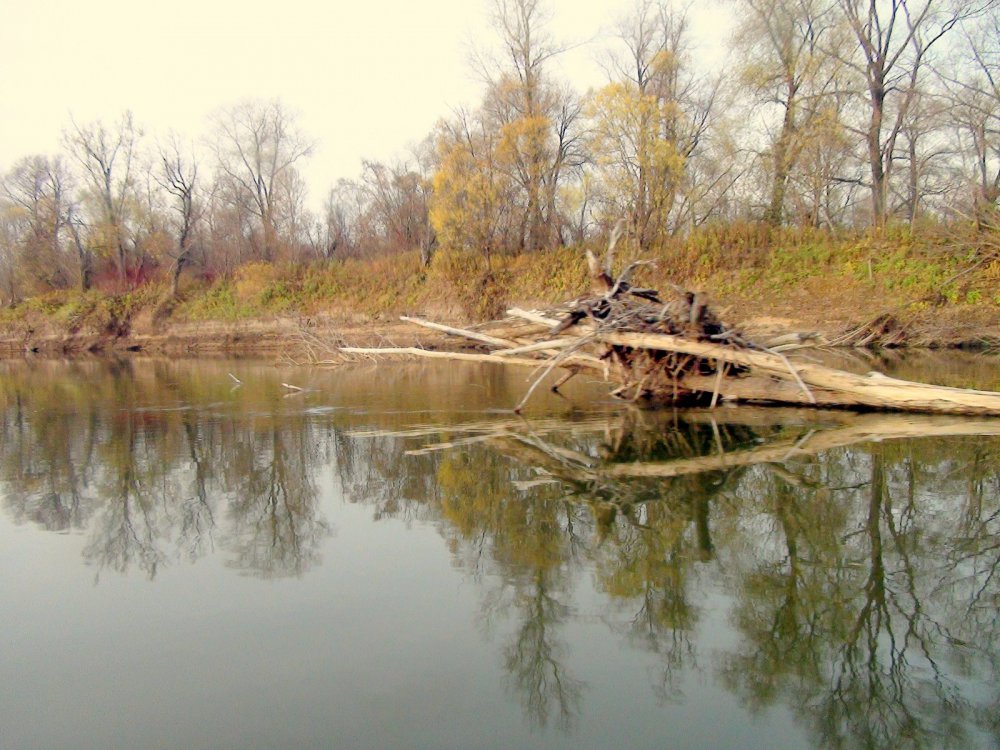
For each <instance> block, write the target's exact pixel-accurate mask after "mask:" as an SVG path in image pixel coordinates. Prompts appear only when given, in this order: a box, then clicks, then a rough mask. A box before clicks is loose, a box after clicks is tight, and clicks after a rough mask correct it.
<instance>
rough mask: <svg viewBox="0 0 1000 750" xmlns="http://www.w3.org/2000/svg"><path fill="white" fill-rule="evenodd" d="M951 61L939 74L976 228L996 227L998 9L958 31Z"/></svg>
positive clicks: (999, 176) (999, 181) (999, 179)
mask: <svg viewBox="0 0 1000 750" xmlns="http://www.w3.org/2000/svg"><path fill="white" fill-rule="evenodd" d="M956 56H957V58H958V59H957V60H956V64H955V65H954V66H953V67H952V68H951V69H950V70H946V71H942V73H941V75H942V77H943V78H944V80H945V83H946V85H947V91H948V95H947V98H948V101H949V104H950V105H951V106H950V110H949V112H950V116H951V120H952V123H953V127H954V128H955V131H956V132H957V135H958V142H959V144H960V147H961V152H960V156H961V159H962V161H964V162H965V163H964V168H963V173H964V177H965V180H966V182H967V185H968V186H969V187H970V188H971V191H970V192H971V197H972V201H971V203H972V206H971V211H970V213H971V215H972V218H973V219H974V221H975V224H976V226H977V227H978V228H979V229H980V230H985V229H989V228H993V229H995V228H997V227H998V226H1000V220H998V215H997V214H998V211H997V203H998V200H1000V8H998V6H997V5H996V4H994V6H993V7H992V9H991V12H990V13H988V14H985V15H983V16H982V17H981V18H978V19H975V22H972V23H969V24H967V26H966V27H965V28H964V29H963V44H962V45H961V46H960V47H959V51H958V54H957V55H956Z"/></svg>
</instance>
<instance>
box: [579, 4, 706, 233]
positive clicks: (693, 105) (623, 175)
mask: <svg viewBox="0 0 1000 750" xmlns="http://www.w3.org/2000/svg"><path fill="white" fill-rule="evenodd" d="M688 36H689V32H688V20H687V16H686V15H685V13H684V12H683V11H677V10H675V9H674V8H673V6H672V5H670V4H669V3H668V2H666V0H640V2H639V3H638V5H637V6H636V8H635V10H634V12H633V13H632V14H631V15H630V16H628V17H627V18H625V19H624V20H623V21H622V22H621V23H620V25H619V33H618V40H619V42H620V44H621V46H622V48H623V52H622V53H620V54H619V55H617V56H615V57H614V58H613V59H612V62H611V66H610V68H609V73H610V74H611V76H612V78H613V80H612V81H611V82H610V83H609V84H608V85H607V86H605V87H604V88H602V89H601V90H600V91H598V92H597V94H596V95H595V96H594V99H593V101H592V103H591V117H592V123H591V125H592V128H591V132H592V136H593V140H592V144H593V149H594V151H595V159H596V161H597V165H598V169H599V171H600V173H601V175H602V177H603V179H604V180H605V182H606V183H607V192H608V199H609V204H610V205H609V206H608V209H607V213H609V214H613V215H621V214H625V215H626V216H628V218H629V223H630V229H631V232H632V234H633V235H634V237H635V238H636V241H637V243H638V245H639V247H640V248H643V249H645V248H647V247H649V246H651V245H653V244H655V243H657V242H658V241H660V240H661V239H662V238H663V237H665V236H667V235H668V234H670V233H671V232H673V231H676V229H677V228H678V225H677V222H676V221H675V213H676V212H675V209H676V208H677V206H678V203H679V202H680V201H682V200H683V198H684V196H683V195H682V192H683V190H684V187H685V185H684V183H685V172H686V169H687V163H688V160H689V159H691V158H692V156H694V155H695V153H696V152H697V151H698V149H699V147H701V146H703V145H704V138H705V136H706V133H707V132H708V130H709V127H710V125H711V117H712V114H713V110H714V106H715V101H716V95H717V92H718V82H717V81H714V82H713V81H706V80H704V79H702V78H699V77H698V76H696V75H694V74H693V72H692V71H691V69H690V65H689V60H688Z"/></svg>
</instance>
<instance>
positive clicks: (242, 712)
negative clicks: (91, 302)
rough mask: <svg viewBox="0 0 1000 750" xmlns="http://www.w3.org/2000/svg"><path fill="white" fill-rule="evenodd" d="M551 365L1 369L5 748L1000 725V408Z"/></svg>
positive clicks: (770, 740)
mask: <svg viewBox="0 0 1000 750" xmlns="http://www.w3.org/2000/svg"><path fill="white" fill-rule="evenodd" d="M879 364H880V365H883V366H888V368H889V369H890V371H892V372H895V373H897V374H899V375H901V376H903V377H910V378H920V377H924V378H926V379H929V380H936V381H938V382H943V383H945V384H948V385H968V386H978V387H986V388H997V387H1000V386H998V383H997V379H998V377H1000V375H998V370H1000V368H997V359H996V357H986V356H978V357H959V356H958V355H949V356H947V357H945V358H916V359H912V358H911V359H908V360H903V359H900V360H898V361H892V362H888V363H885V362H883V363H879ZM527 374H528V373H526V372H525V371H522V370H518V369H516V368H507V369H503V368H498V367H494V366H489V365H475V364H470V365H465V364H458V365H456V364H447V365H425V364H397V365H385V364H384V365H378V366H376V365H374V364H356V365H348V366H343V367H340V368H336V369H331V370H323V369H303V368H294V367H284V366H277V367H276V366H273V365H270V364H267V363H260V362H254V361H251V360H233V361H210V362H200V363H199V362H189V361H169V360H151V359H123V360H105V359H92V360H74V361H67V362H61V361H51V360H32V361H7V362H0V507H2V510H0V608H2V612H3V620H2V622H3V637H2V639H0V696H2V697H0V747H3V748H4V749H5V750H6V749H8V748H9V749H10V750H29V749H32V748H39V749H41V748H45V749H46V750H56V749H58V748H74V749H80V750H86V749H89V748H101V749H102V750H103V749H105V748H241V749H248V748H279V747H280V748H463V749H464V748H532V747H545V748H573V749H574V750H584V749H586V748H612V747H622V748H654V747H655V748H663V747H671V748H737V747H738V748H812V747H822V748H827V747H829V748H905V747H913V748H925V747H926V748H947V747H954V748H975V747H984V748H985V747H997V746H998V745H1000V719H998V717H1000V679H998V677H1000V675H998V668H1000V614H998V612H1000V420H974V419H960V418H951V417H941V418H929V417H920V416H910V417H903V416H893V415H873V414H867V415H855V414H849V413H845V412H830V411H827V412H810V411H807V410H801V409H798V410H791V409H766V408H760V407H757V408H749V407H738V408H736V407H722V408H718V409H715V410H704V409H703V410H695V411H676V412H674V411H670V412H651V411H643V410H639V409H636V408H634V407H632V406H630V405H623V404H620V403H617V402H612V401H610V400H609V399H608V398H607V397H606V395H605V394H606V389H605V387H604V385H603V384H601V383H596V382H587V381H584V380H583V378H578V379H576V380H574V381H572V382H571V383H570V384H569V385H568V386H567V391H566V393H565V395H563V396H558V395H555V394H549V393H541V392H539V393H537V394H536V396H534V397H533V399H532V401H531V402H530V405H529V408H528V409H527V413H526V415H525V418H523V419H522V418H518V417H515V416H514V415H513V414H512V413H511V412H510V408H511V407H512V406H513V405H514V404H515V403H517V401H518V400H519V399H520V397H521V395H522V394H523V392H524V390H525V387H526V383H525V377H526V375H527ZM288 386H295V387H296V388H297V389H301V390H297V389H296V388H291V387H288Z"/></svg>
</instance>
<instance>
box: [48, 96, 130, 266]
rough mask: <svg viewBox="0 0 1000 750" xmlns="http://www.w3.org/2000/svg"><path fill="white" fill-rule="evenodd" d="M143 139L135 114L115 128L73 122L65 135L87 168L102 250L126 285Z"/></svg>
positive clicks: (124, 115)
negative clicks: (129, 215) (130, 214)
mask: <svg viewBox="0 0 1000 750" xmlns="http://www.w3.org/2000/svg"><path fill="white" fill-rule="evenodd" d="M139 136H140V132H139V131H138V130H137V128H136V126H135V123H134V121H133V119H132V113H131V112H127V111H126V112H125V113H124V114H123V115H122V116H121V119H120V120H119V121H118V124H117V125H116V126H115V127H114V128H113V129H109V128H107V127H106V126H105V125H104V123H102V122H100V121H98V122H94V123H90V124H85V125H81V124H78V123H77V122H76V121H73V124H72V127H71V128H70V130H68V131H67V132H66V133H65V134H64V140H65V143H66V147H67V149H68V150H69V152H70V154H71V155H72V157H73V158H74V159H75V160H76V161H77V162H78V163H79V164H80V166H81V167H82V168H83V175H84V179H85V181H86V183H87V187H88V188H89V192H90V198H91V199H92V201H93V202H94V204H95V214H96V216H95V218H96V222H94V223H95V224H97V225H99V228H100V234H101V236H102V238H103V242H102V244H103V245H104V247H103V248H102V249H104V250H105V251H106V252H108V253H109V254H110V255H111V256H112V257H113V258H114V259H115V265H116V267H117V270H118V277H119V280H120V281H121V283H122V285H125V284H127V283H128V274H129V261H130V258H129V256H130V252H129V246H128V239H127V228H126V223H127V212H128V207H129V201H130V200H131V198H132V196H133V194H134V190H135V180H134V175H133V166H134V164H133V162H134V159H135V151H136V143H137V140H138V138H139ZM95 228H97V227H95Z"/></svg>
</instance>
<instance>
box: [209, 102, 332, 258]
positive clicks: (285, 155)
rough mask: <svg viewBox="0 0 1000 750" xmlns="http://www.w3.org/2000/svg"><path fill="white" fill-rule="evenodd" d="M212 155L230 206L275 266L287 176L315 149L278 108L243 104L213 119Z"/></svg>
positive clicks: (271, 104) (272, 104)
mask: <svg viewBox="0 0 1000 750" xmlns="http://www.w3.org/2000/svg"><path fill="white" fill-rule="evenodd" d="M211 147H212V148H213V149H214V151H215V155H216V157H217V161H218V167H219V170H220V173H221V175H222V177H223V178H224V180H225V182H226V183H227V187H228V188H229V200H230V201H231V202H232V203H233V204H234V205H235V206H237V207H239V208H240V209H241V210H245V211H248V212H249V213H250V214H251V215H252V216H253V217H254V218H255V220H256V221H257V222H258V223H259V229H260V232H261V235H262V237H261V243H260V255H261V257H262V258H263V259H264V260H273V259H274V258H275V255H276V251H277V249H278V244H279V235H278V222H279V217H280V216H281V214H282V211H284V210H286V208H287V206H286V205H284V202H286V201H287V199H288V192H287V189H285V188H287V186H288V184H287V182H285V180H286V179H287V177H288V173H289V172H290V171H291V170H292V169H293V166H294V165H295V164H296V162H298V161H299V160H301V159H304V158H305V157H307V156H309V154H310V153H312V150H313V143H312V141H311V140H310V139H308V138H307V137H306V136H305V135H304V134H303V133H302V132H301V131H300V130H299V128H298V125H297V124H296V122H295V117H294V116H293V115H292V114H291V113H290V112H289V111H288V110H286V109H285V107H284V105H282V104H281V102H279V101H277V100H274V101H269V102H262V101H257V100H249V101H243V102H240V103H239V104H236V105H234V106H232V107H229V108H228V109H226V110H224V111H223V112H221V113H220V114H219V115H218V116H217V118H216V129H215V138H214V141H213V143H212V144H211Z"/></svg>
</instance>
